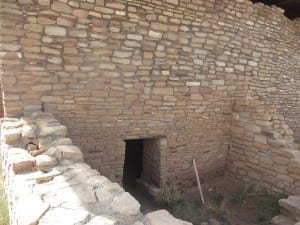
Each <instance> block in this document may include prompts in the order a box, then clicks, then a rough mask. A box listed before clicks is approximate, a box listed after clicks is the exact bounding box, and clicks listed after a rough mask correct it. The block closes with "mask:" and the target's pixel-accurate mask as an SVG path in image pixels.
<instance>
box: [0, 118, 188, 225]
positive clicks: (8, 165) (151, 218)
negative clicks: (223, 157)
mask: <svg viewBox="0 0 300 225" xmlns="http://www.w3.org/2000/svg"><path fill="white" fill-rule="evenodd" d="M66 135H67V129H66V127H65V126H63V125H61V124H60V123H59V122H58V121H57V120H56V119H54V118H53V117H52V116H51V115H50V114H47V113H35V114H33V115H32V116H29V117H23V118H21V119H4V120H3V121H2V129H1V156H2V168H3V171H4V176H5V188H6V192H7V197H8V202H9V212H10V224H11V225H34V224H40V225H46V224H49V225H50V224H64V225H75V224H76V225H80V224H82V225H93V224H107V225H129V224H130V225H132V224H134V225H158V224H163V225H167V224H170V223H172V224H178V225H189V224H191V223H188V222H185V221H182V220H179V219H176V218H174V217H173V216H171V215H170V214H169V213H168V212H167V211H165V210H160V211H155V212H152V213H149V214H147V215H146V216H144V215H142V214H141V212H140V204H139V203H138V202H137V201H136V200H135V199H134V198H133V197H132V196H131V195H130V194H129V193H127V192H125V191H124V190H123V188H122V187H121V186H120V185H119V184H117V183H112V182H111V181H110V180H108V179H107V178H106V177H104V176H102V175H100V173H99V172H98V171H96V170H94V169H91V167H90V166H89V165H87V164H86V163H84V160H83V155H82V152H81V150H80V149H79V148H78V147H76V146H74V145H73V144H72V141H71V139H69V138H66ZM158 217H159V218H161V219H162V220H159V219H157V218H158ZM161 221H165V222H164V223H161Z"/></svg>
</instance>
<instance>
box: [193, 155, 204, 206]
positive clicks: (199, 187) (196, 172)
mask: <svg viewBox="0 0 300 225" xmlns="http://www.w3.org/2000/svg"><path fill="white" fill-rule="evenodd" d="M193 165H194V170H195V174H196V178H197V184H198V189H199V193H200V197H201V202H202V204H204V203H205V201H204V197H203V193H202V188H201V184H200V179H199V174H198V169H197V165H196V160H195V159H194V158H193Z"/></svg>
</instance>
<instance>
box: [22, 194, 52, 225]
mask: <svg viewBox="0 0 300 225" xmlns="http://www.w3.org/2000/svg"><path fill="white" fill-rule="evenodd" d="M49 208H50V205H49V204H47V203H45V202H43V201H42V200H41V199H40V198H39V197H38V196H35V195H31V196H26V197H24V198H21V199H20V200H19V201H18V204H17V207H16V213H17V215H18V221H19V224H22V225H37V224H38V223H39V219H40V218H41V217H42V216H43V215H44V214H45V213H46V212H47V210H49Z"/></svg>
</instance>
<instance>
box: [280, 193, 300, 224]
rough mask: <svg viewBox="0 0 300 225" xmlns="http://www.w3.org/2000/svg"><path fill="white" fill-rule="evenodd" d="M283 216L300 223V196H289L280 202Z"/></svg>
mask: <svg viewBox="0 0 300 225" xmlns="http://www.w3.org/2000/svg"><path fill="white" fill-rule="evenodd" d="M279 206H280V212H281V214H283V215H285V216H287V217H289V218H291V219H293V220H294V221H295V222H296V221H300V196H289V197H288V198H287V199H280V200H279Z"/></svg>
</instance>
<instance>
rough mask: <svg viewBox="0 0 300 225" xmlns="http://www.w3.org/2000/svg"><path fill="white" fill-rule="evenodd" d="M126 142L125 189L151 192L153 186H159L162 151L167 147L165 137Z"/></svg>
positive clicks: (133, 192)
mask: <svg viewBox="0 0 300 225" xmlns="http://www.w3.org/2000/svg"><path fill="white" fill-rule="evenodd" d="M125 143H126V149H125V161H124V168H123V187H124V189H125V190H126V191H128V192H130V193H131V194H133V195H134V194H135V192H136V191H137V189H140V190H141V189H144V191H145V192H149V191H150V192H151V190H150V189H151V188H155V187H159V186H160V183H161V151H162V149H164V148H165V147H166V141H165V138H163V137H158V138H145V139H134V140H125ZM140 190H139V191H140Z"/></svg>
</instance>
